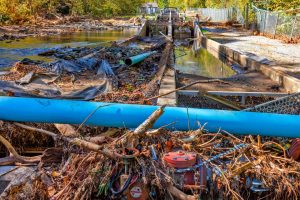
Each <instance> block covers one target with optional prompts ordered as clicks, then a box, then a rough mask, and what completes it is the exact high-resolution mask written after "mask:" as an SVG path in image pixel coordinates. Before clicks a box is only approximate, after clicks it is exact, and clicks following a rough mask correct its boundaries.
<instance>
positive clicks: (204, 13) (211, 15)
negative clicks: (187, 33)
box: [186, 8, 244, 23]
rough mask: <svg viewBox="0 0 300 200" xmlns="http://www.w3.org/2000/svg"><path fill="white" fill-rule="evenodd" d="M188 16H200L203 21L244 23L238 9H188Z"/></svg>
mask: <svg viewBox="0 0 300 200" xmlns="http://www.w3.org/2000/svg"><path fill="white" fill-rule="evenodd" d="M186 13H187V16H196V14H199V15H200V16H201V18H202V19H209V20H210V21H211V22H231V21H238V22H239V23H244V18H243V15H242V13H241V12H240V10H239V9H237V8H188V9H187V10H186Z"/></svg>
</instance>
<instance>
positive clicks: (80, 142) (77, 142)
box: [14, 122, 115, 158]
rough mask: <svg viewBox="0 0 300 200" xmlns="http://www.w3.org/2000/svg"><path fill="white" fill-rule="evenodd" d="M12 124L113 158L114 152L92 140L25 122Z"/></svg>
mask: <svg viewBox="0 0 300 200" xmlns="http://www.w3.org/2000/svg"><path fill="white" fill-rule="evenodd" d="M14 124H15V125H16V126H19V127H22V128H24V129H27V130H31V131H36V132H39V133H43V134H46V135H49V136H51V137H52V138H53V139H54V140H57V139H58V138H61V139H62V140H64V141H66V142H69V143H70V144H73V145H77V146H80V147H82V148H85V149H88V150H90V151H95V152H98V153H101V154H103V155H105V156H108V157H110V158H115V156H114V153H113V152H112V151H110V150H108V149H103V146H100V145H97V144H94V143H92V142H87V141H85V140H82V139H79V138H68V137H64V136H60V135H57V134H55V133H53V132H50V131H46V130H43V129H39V128H34V127H31V126H27V125H25V124H20V123H17V122H15V123H14Z"/></svg>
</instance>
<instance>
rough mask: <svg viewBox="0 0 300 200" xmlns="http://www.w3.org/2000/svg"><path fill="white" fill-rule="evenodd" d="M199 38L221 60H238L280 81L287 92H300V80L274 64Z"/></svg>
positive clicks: (243, 66)
mask: <svg viewBox="0 0 300 200" xmlns="http://www.w3.org/2000/svg"><path fill="white" fill-rule="evenodd" d="M198 39H199V42H200V44H201V46H202V47H204V48H206V49H207V50H208V52H210V53H211V54H212V55H214V56H215V57H216V58H218V59H220V60H224V59H227V60H230V61H232V62H236V63H237V64H239V65H240V66H241V67H242V68H244V69H245V70H247V69H252V70H257V71H260V72H261V73H263V74H264V75H266V76H268V77H269V78H270V79H272V80H274V81H276V82H277V83H279V84H280V85H281V86H282V87H284V88H285V89H286V91H287V92H300V80H299V79H297V78H295V77H292V76H290V75H288V74H285V73H284V72H282V71H279V70H276V69H274V68H272V67H274V66H269V65H266V64H263V63H260V62H258V61H256V60H254V59H252V58H251V57H249V56H247V55H243V54H242V53H240V52H238V51H235V50H233V49H231V48H229V47H226V46H224V45H222V44H220V43H218V42H216V41H214V40H211V39H208V38H206V37H205V36H203V37H199V38H198Z"/></svg>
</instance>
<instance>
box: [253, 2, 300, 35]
mask: <svg viewBox="0 0 300 200" xmlns="http://www.w3.org/2000/svg"><path fill="white" fill-rule="evenodd" d="M252 8H253V11H254V13H255V18H256V23H257V28H258V30H259V31H260V32H261V33H265V34H270V35H273V37H275V36H285V37H288V38H289V39H292V38H293V37H298V36H300V15H299V14H296V15H291V14H287V13H285V12H273V11H267V10H263V9H259V8H257V7H256V6H254V5H252Z"/></svg>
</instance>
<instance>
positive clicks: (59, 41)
mask: <svg viewBox="0 0 300 200" xmlns="http://www.w3.org/2000/svg"><path fill="white" fill-rule="evenodd" d="M135 33H136V29H124V30H101V31H83V32H75V33H68V34H61V35H50V36H42V37H27V38H25V39H21V40H19V41H0V67H7V66H10V65H12V64H13V63H15V62H17V61H19V60H22V59H23V58H30V59H33V60H44V61H50V60H51V58H46V57H41V56H38V55H37V54H39V53H41V52H44V51H47V50H50V49H53V48H61V47H65V46H67V47H80V46H95V45H101V46H106V45H109V43H107V42H110V41H116V40H123V39H126V38H128V37H131V36H133V35H134V34H135Z"/></svg>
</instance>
